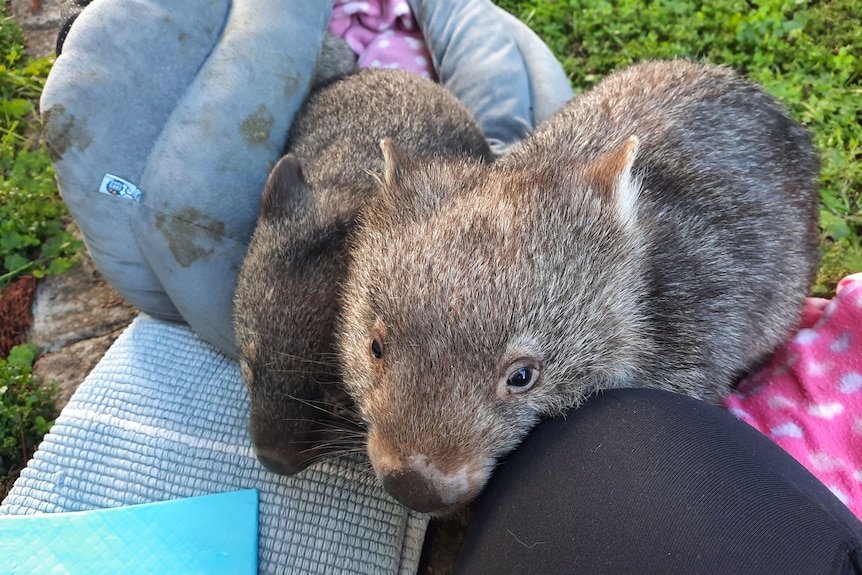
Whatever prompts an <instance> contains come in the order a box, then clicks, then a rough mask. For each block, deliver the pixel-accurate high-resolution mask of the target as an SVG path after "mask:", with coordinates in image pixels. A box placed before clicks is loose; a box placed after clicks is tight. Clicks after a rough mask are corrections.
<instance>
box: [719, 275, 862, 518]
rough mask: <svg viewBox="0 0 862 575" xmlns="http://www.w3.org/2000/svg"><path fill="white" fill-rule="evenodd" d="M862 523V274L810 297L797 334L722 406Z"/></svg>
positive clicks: (740, 385) (850, 277)
mask: <svg viewBox="0 0 862 575" xmlns="http://www.w3.org/2000/svg"><path fill="white" fill-rule="evenodd" d="M726 407H727V408H728V409H729V410H730V411H731V412H732V413H733V414H734V415H736V416H737V417H739V418H740V419H742V420H743V421H745V422H747V423H749V424H750V425H752V426H754V427H755V428H756V429H757V430H759V431H760V432H761V433H764V434H765V435H767V436H768V437H770V438H771V439H772V440H773V441H774V442H775V443H777V444H778V445H780V446H781V447H783V448H784V449H785V450H786V451H788V452H789V453H790V454H791V455H793V456H794V457H795V458H796V459H797V460H798V461H799V462H800V463H802V464H803V465H804V466H805V467H806V468H808V470H809V471H810V472H811V473H812V474H814V475H815V476H816V477H817V478H818V479H820V480H821V481H822V482H823V483H824V484H826V486H827V487H829V489H831V490H832V492H833V493H834V494H835V495H836V496H837V497H838V498H839V499H840V500H841V501H842V502H844V504H845V505H847V506H848V507H849V508H850V510H851V511H853V513H855V514H856V516H858V517H860V518H862V274H854V275H851V276H848V277H847V278H845V279H844V280H842V281H841V283H840V284H839V286H838V293H837V295H836V296H835V299H833V300H831V301H829V300H823V299H814V298H809V300H808V302H807V305H806V307H805V311H804V314H803V320H802V327H801V329H800V330H799V331H798V332H797V333H796V335H795V336H794V337H793V338H792V339H791V340H790V341H788V342H787V343H786V344H784V345H783V346H782V347H781V348H780V349H779V350H778V352H777V353H776V354H775V356H774V357H773V358H772V360H771V361H770V362H769V364H767V365H766V366H765V367H764V368H763V369H761V370H760V371H758V372H757V373H755V374H754V375H752V376H750V377H749V378H747V379H746V380H744V381H743V382H741V383H740V384H739V386H738V387H737V390H736V392H735V393H733V394H732V395H731V396H730V397H729V398H728V399H727V400H726Z"/></svg>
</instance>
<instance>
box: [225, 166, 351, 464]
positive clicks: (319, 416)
mask: <svg viewBox="0 0 862 575" xmlns="http://www.w3.org/2000/svg"><path fill="white" fill-rule="evenodd" d="M308 193H309V190H308V188H307V186H306V184H305V182H304V181H303V179H302V174H301V170H300V169H299V165H298V163H296V162H295V160H293V159H292V158H290V157H286V158H285V159H283V160H282V161H281V162H279V164H278V165H277V166H276V168H275V169H274V171H273V173H272V175H271V177H270V181H269V183H268V184H267V189H266V191H265V192H264V198H263V209H262V214H261V217H260V219H259V221H258V227H257V229H256V230H255V234H254V237H253V238H252V241H251V244H250V246H249V250H248V253H247V255H246V258H245V261H244V262H243V267H242V270H241V272H240V274H239V278H238V285H237V291H236V297H235V302H234V308H235V309H234V327H235V334H236V338H237V343H238V344H239V347H240V367H241V371H242V377H243V380H244V382H245V384H246V387H247V389H248V392H249V398H250V400H251V417H250V422H249V433H250V435H251V439H252V441H253V443H254V447H255V452H256V454H257V456H258V459H259V460H260V461H261V463H262V464H263V465H264V466H266V467H267V468H268V469H270V470H271V471H274V472H276V473H281V474H293V473H296V472H298V471H301V470H302V469H304V468H305V467H307V466H308V465H310V464H311V463H313V462H315V461H317V460H319V459H321V458H322V457H324V456H326V455H329V454H332V453H333V452H344V451H351V450H355V448H356V447H357V446H359V445H361V441H362V436H361V435H360V431H361V430H360V428H359V427H358V426H357V425H356V421H355V419H353V418H352V417H351V415H352V409H351V406H352V402H351V401H350V399H349V396H347V394H346V393H345V392H344V391H343V387H342V385H341V383H340V378H339V373H338V372H339V370H338V364H337V361H336V357H335V355H336V354H335V344H334V336H333V329H334V327H333V326H334V321H335V318H336V316H337V308H336V292H337V287H338V278H340V277H341V276H343V274H344V263H343V258H342V253H341V252H342V251H343V245H344V240H345V238H344V237H343V236H344V232H343V231H341V232H339V231H338V230H327V229H320V227H319V226H318V225H317V224H316V223H315V220H314V218H313V217H312V216H313V212H312V211H310V210H309V209H308V206H304V205H303V201H302V197H300V196H302V195H304V194H308Z"/></svg>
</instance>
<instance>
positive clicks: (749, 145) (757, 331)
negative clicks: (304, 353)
mask: <svg viewBox="0 0 862 575" xmlns="http://www.w3.org/2000/svg"><path fill="white" fill-rule="evenodd" d="M396 141H397V140H396ZM383 151H384V156H385V168H384V177H383V188H382V190H381V192H380V193H379V195H378V197H377V198H375V200H374V201H372V202H369V204H368V205H367V206H366V208H365V209H364V210H363V213H362V219H361V221H362V224H361V226H360V227H359V228H358V229H357V230H356V233H355V238H354V240H353V245H352V248H351V254H352V255H351V257H352V260H351V263H350V266H349V270H348V277H347V280H346V281H345V288H344V292H343V293H344V296H343V297H344V313H343V318H342V321H341V327H340V329H339V341H338V345H339V348H340V350H341V351H340V353H342V355H343V362H344V374H345V375H344V380H345V381H344V382H345V386H346V388H347V390H348V391H349V393H350V394H351V395H352V396H353V397H354V399H355V401H356V403H357V407H358V409H359V411H360V412H361V416H362V418H363V419H364V421H365V424H366V426H367V429H368V438H367V447H368V454H369V457H370V459H371V462H372V464H373V466H374V469H375V471H376V473H377V475H378V477H379V478H380V480H381V481H382V483H383V485H384V486H385V487H386V488H387V489H388V491H389V492H390V493H391V494H392V495H393V496H394V497H396V498H397V499H399V500H400V501H401V502H403V503H404V504H405V505H407V506H409V507H412V508H414V509H417V510H419V511H427V512H432V513H435V514H440V515H442V514H446V513H448V512H451V511H453V510H455V509H458V508H459V507H461V506H462V505H464V504H465V503H466V502H468V501H470V500H471V499H472V498H473V497H474V496H475V495H476V494H477V493H478V492H479V491H480V490H481V489H482V487H483V486H484V485H485V483H486V481H487V479H488V477H489V474H490V473H491V470H492V469H493V467H494V465H495V462H496V461H497V460H498V458H500V457H501V456H502V455H504V454H506V453H507V452H509V451H511V450H512V449H513V448H515V447H516V446H517V445H518V443H519V442H520V441H521V439H522V438H523V437H524V436H525V434H526V433H527V432H528V430H529V429H530V428H531V427H532V426H533V425H534V424H536V423H537V421H538V420H539V419H540V418H542V417H544V416H556V415H560V414H563V413H565V412H566V411H567V410H568V409H569V408H571V407H574V406H577V405H579V404H580V403H581V402H582V401H583V400H584V399H585V398H586V397H587V396H589V395H590V394H593V393H596V392H597V391H599V390H602V389H606V388H615V387H641V386H642V387H653V388H660V389H665V390H671V391H676V392H679V393H683V394H687V395H690V396H693V397H695V398H701V399H704V400H708V401H713V402H715V401H719V400H720V399H721V398H722V397H723V396H724V395H725V394H727V393H728V391H729V390H730V389H731V387H732V385H733V384H734V383H735V382H736V381H737V379H738V378H740V377H741V376H742V375H743V374H745V373H746V372H748V371H749V370H751V369H752V368H753V367H756V366H757V365H758V364H759V363H761V362H762V361H764V359H765V358H766V357H767V356H768V355H769V354H770V353H771V352H772V351H773V350H774V348H775V347H776V346H777V345H778V344H779V343H781V342H782V341H783V340H784V339H785V338H786V337H787V336H788V335H789V334H790V332H791V331H792V330H793V328H794V326H795V325H796V324H797V322H798V320H799V318H800V311H801V307H802V305H803V302H804V298H805V295H806V290H807V288H808V287H809V285H810V282H811V281H812V279H813V275H814V273H815V267H816V263H817V259H818V251H817V227H816V223H817V211H816V200H817V174H818V165H819V163H818V159H817V155H816V153H815V150H814V148H813V147H812V145H811V143H810V138H809V135H808V133H807V132H806V130H805V129H803V128H802V127H801V126H800V125H798V124H796V123H794V122H793V121H792V120H791V119H790V118H789V117H788V115H787V114H786V112H785V111H784V110H783V109H782V107H781V106H780V105H779V103H778V102H776V100H775V99H773V98H772V97H770V96H768V95H767V94H766V93H764V92H763V91H762V90H761V89H760V88H759V87H757V86H756V85H754V84H752V83H750V82H748V81H745V80H743V79H740V78H738V77H737V76H736V75H734V73H733V72H732V71H730V70H728V69H726V68H722V67H714V66H709V65H701V64H696V63H690V62H686V61H671V62H652V63H646V64H641V65H638V66H634V67H632V68H629V69H626V70H624V71H621V72H618V73H615V74H612V75H611V76H609V77H608V78H606V79H605V80H604V81H602V82H601V83H600V84H598V85H597V86H596V87H595V88H594V89H592V90H590V91H588V92H586V93H583V94H582V95H580V96H577V97H575V98H574V99H573V100H572V101H570V102H569V103H568V104H567V105H566V106H564V108H563V109H562V110H561V111H559V112H558V113H557V114H555V115H554V116H552V117H551V118H549V119H548V120H547V121H546V122H545V123H544V124H542V125H540V126H539V127H538V128H537V129H536V130H535V132H534V133H533V134H532V135H531V136H530V137H528V138H527V139H526V140H525V141H523V142H522V143H520V144H519V145H517V146H516V147H515V148H514V149H513V150H512V151H511V152H510V153H508V154H507V155H506V156H504V157H503V158H501V159H498V160H497V162H496V163H494V164H493V165H482V164H481V163H479V162H473V163H468V164H465V163H464V162H446V161H444V162H438V163H437V164H435V165H433V166H429V165H427V163H425V162H423V161H421V160H420V159H418V158H416V157H414V156H413V155H412V154H410V153H409V152H408V151H405V150H403V149H402V146H399V145H396V144H395V143H393V142H391V141H387V142H385V143H384V144H383ZM572 416H573V417H575V416H576V414H574V415H572Z"/></svg>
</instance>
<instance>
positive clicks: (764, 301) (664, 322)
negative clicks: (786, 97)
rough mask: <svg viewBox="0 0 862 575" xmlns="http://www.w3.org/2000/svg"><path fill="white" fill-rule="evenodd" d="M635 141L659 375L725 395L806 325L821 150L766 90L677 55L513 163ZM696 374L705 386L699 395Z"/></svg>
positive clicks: (561, 120)
mask: <svg viewBox="0 0 862 575" xmlns="http://www.w3.org/2000/svg"><path fill="white" fill-rule="evenodd" d="M633 135H634V136H637V138H638V140H639V141H638V147H637V154H636V157H635V159H634V163H633V166H632V174H633V176H634V177H635V178H637V179H639V180H640V188H641V189H640V192H639V193H638V194H637V198H636V200H635V201H636V203H637V207H636V222H637V225H636V227H637V231H638V233H639V234H640V235H641V238H642V242H643V246H644V248H645V250H646V251H645V253H644V258H645V261H644V273H645V280H646V281H645V289H646V291H645V293H644V294H643V298H642V302H643V306H642V309H643V310H644V312H645V314H646V316H647V318H648V325H650V326H651V327H650V334H651V336H652V337H653V338H654V339H655V340H656V342H657V345H658V347H657V353H656V354H654V356H653V357H652V358H651V360H650V361H649V362H648V364H647V366H648V368H649V369H648V370H647V374H648V377H649V376H652V377H654V378H655V379H656V383H657V384H658V385H668V386H671V387H677V388H678V390H679V391H683V392H689V393H692V394H694V395H696V396H699V397H711V398H717V397H720V396H721V395H723V394H724V393H726V392H727V390H728V384H729V383H730V382H732V381H735V380H736V379H737V378H738V377H739V376H741V375H743V373H744V372H745V371H748V370H750V369H751V368H752V367H753V366H754V365H756V364H757V363H758V362H760V361H762V360H763V359H764V357H765V356H766V354H768V353H769V352H771V351H772V350H773V349H774V348H775V347H776V346H777V345H778V344H779V343H780V342H781V341H783V340H784V338H786V337H787V336H788V334H789V333H790V332H791V330H792V329H793V327H794V326H795V325H796V324H797V323H798V321H799V318H800V309H801V306H802V303H803V298H804V297H805V295H806V292H807V289H808V288H809V286H810V284H811V282H812V280H813V278H814V275H815V273H816V268H817V261H818V257H819V254H818V248H817V243H818V235H817V198H818V194H817V175H818V170H819V160H818V157H817V153H816V150H815V149H814V147H813V146H812V144H811V139H810V136H809V134H808V132H807V131H806V130H805V129H804V128H803V127H802V126H801V125H799V124H797V123H796V122H794V121H793V120H792V119H791V118H790V117H789V116H788V115H787V112H786V111H785V109H784V108H783V106H782V105H781V104H780V103H779V102H778V101H777V100H775V99H774V98H773V97H772V96H770V95H769V94H767V93H766V92H764V91H763V90H762V89H761V88H760V87H759V86H757V85H756V84H753V83H751V82H748V81H745V80H743V79H742V78H740V77H738V76H737V75H736V74H735V73H734V72H733V71H732V70H730V69H728V68H723V67H718V66H710V65H702V64H697V63H693V62H688V61H684V60H678V61H671V62H650V63H645V64H641V65H638V66H633V67H631V68H627V69H625V70H623V71H620V72H617V73H615V74H612V75H611V76H609V77H608V78H606V79H605V80H603V81H602V82H601V83H600V84H598V85H597V86H596V87H595V88H594V89H593V90H591V91H589V92H586V93H584V94H583V95H581V96H579V97H576V98H575V99H573V100H572V101H571V102H570V103H569V104H568V105H567V106H566V107H565V108H564V109H563V110H561V111H560V112H559V113H558V114H557V115H556V116H554V117H552V118H550V119H549V120H548V121H547V122H546V123H545V124H543V125H542V126H541V127H540V128H539V129H538V130H537V131H536V133H535V134H534V135H533V136H532V137H531V138H530V139H529V140H527V141H526V142H525V143H524V145H523V146H521V147H520V148H519V149H517V150H516V151H514V153H513V154H511V156H510V157H509V158H507V159H506V160H505V161H504V162H505V163H506V164H508V165H510V166H521V167H524V168H526V167H528V166H529V167H530V169H533V170H537V169H538V170H540V171H541V170H542V169H545V170H550V171H553V170H554V169H555V168H554V166H552V165H551V164H552V163H557V164H556V165H560V163H562V164H563V165H584V164H588V163H589V162H590V161H593V160H595V159H596V158H598V157H600V156H602V155H603V154H607V153H609V152H611V151H613V150H615V149H618V148H620V147H621V146H623V145H624V144H625V142H626V140H627V138H629V137H630V136H633ZM685 374H689V375H691V376H692V377H694V378H695V379H696V380H699V381H700V382H702V384H704V385H706V386H707V388H706V389H703V390H699V389H697V388H688V389H687V388H686V385H687V384H689V383H690V382H689V381H688V380H687V379H686V378H685V377H682V378H679V376H680V375H685ZM648 377H647V380H648ZM674 378H679V379H678V381H676V382H674V381H673V379H674ZM710 384H711V385H713V386H714V387H713V390H712V391H710V390H709V387H708V386H709V385H710Z"/></svg>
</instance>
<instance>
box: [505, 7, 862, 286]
mask: <svg viewBox="0 0 862 575" xmlns="http://www.w3.org/2000/svg"><path fill="white" fill-rule="evenodd" d="M496 3H497V4H498V5H499V6H501V7H502V8H505V9H506V10H508V11H509V12H511V13H513V14H515V15H516V16H517V17H518V18H520V19H521V20H522V21H524V22H526V23H527V24H528V25H529V26H530V27H531V28H532V29H533V30H534V31H535V32H536V33H537V34H538V35H539V36H540V37H541V38H542V39H543V40H544V41H545V43H547V45H548V46H549V47H550V48H551V50H552V51H553V52H554V54H556V56H557V58H559V60H560V61H561V62H562V64H563V68H564V69H565V71H566V73H567V74H568V76H569V79H570V81H571V83H572V85H573V87H574V88H575V89H576V90H583V89H586V88H589V87H590V86H591V85H593V84H595V83H596V82H597V81H599V80H600V79H601V78H602V77H603V76H605V75H606V74H608V73H609V72H611V71H612V70H614V69H616V68H619V67H622V66H626V65H629V64H632V63H635V62H640V61H643V60H647V59H653V58H676V57H685V58H692V59H698V60H707V61H710V62H713V63H717V64H727V65H729V66H732V67H733V68H735V69H737V70H739V71H740V72H741V73H743V74H745V75H746V76H748V77H749V78H750V79H752V80H755V81H757V82H760V83H761V84H763V85H764V86H765V87H766V89H767V90H768V91H769V92H771V93H772V94H773V95H775V96H777V97H778V98H779V99H781V100H782V101H783V102H784V103H785V104H786V105H787V107H788V108H789V110H790V113H791V115H792V116H793V117H794V118H796V119H797V120H799V121H800V122H803V123H805V124H806V125H808V127H809V128H810V129H811V131H812V133H813V134H814V141H815V144H816V145H817V147H818V149H819V150H820V153H821V158H822V162H823V164H822V170H821V178H820V180H821V192H820V198H821V210H820V227H821V231H822V238H821V247H822V253H823V261H822V264H821V273H820V276H819V278H818V281H817V283H816V285H815V286H814V287H813V289H812V293H813V294H814V295H820V296H826V297H828V296H829V295H831V294H832V293H833V292H834V289H835V284H836V282H837V281H838V280H839V279H841V278H842V277H843V276H845V275H847V274H848V273H851V272H858V271H862V246H860V237H862V216H860V206H862V33H860V20H859V18H860V15H861V14H862V0H819V1H817V0H815V1H808V0H798V1H786V0H761V1H745V0H717V1H712V2H708V3H707V2H693V1H688V0H656V1H653V2H643V1H635V0H616V1H613V2H611V1H607V0H497V1H496Z"/></svg>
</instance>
